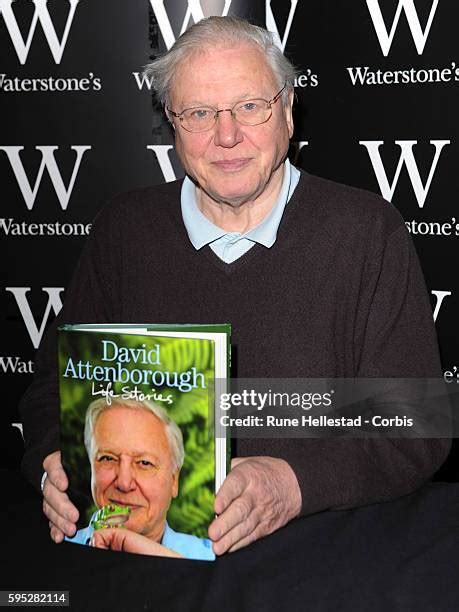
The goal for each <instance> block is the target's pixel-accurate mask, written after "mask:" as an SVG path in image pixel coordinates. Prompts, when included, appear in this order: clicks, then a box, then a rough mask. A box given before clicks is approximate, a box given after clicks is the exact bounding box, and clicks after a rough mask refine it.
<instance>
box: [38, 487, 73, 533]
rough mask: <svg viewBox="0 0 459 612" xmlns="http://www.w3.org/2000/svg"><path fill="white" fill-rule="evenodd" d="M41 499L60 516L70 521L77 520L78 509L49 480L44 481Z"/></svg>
mask: <svg viewBox="0 0 459 612" xmlns="http://www.w3.org/2000/svg"><path fill="white" fill-rule="evenodd" d="M43 499H44V501H45V502H46V504H47V506H48V507H50V508H52V509H53V510H54V511H55V512H56V513H57V514H58V515H59V516H60V517H61V518H63V519H65V520H67V521H69V522H70V523H76V522H77V520H78V516H79V512H78V510H77V509H76V508H75V506H74V505H73V504H72V502H71V501H70V500H69V498H68V495H67V494H66V493H62V491H60V490H59V489H57V488H56V487H55V486H54V485H53V484H52V483H51V481H49V482H45V485H44V487H43ZM46 516H48V514H46ZM48 518H50V517H48ZM51 520H52V519H51Z"/></svg>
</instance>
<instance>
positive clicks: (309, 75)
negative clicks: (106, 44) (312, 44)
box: [132, 0, 319, 89]
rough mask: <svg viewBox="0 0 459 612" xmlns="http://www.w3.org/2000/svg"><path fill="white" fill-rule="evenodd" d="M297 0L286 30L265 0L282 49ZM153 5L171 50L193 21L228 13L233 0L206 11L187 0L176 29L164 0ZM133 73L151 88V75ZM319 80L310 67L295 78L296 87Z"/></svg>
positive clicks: (267, 16) (267, 20)
mask: <svg viewBox="0 0 459 612" xmlns="http://www.w3.org/2000/svg"><path fill="white" fill-rule="evenodd" d="M298 1H299V0H290V7H289V12H288V16H287V21H286V23H285V27H284V29H283V31H281V30H280V29H279V26H278V23H279V20H278V19H276V16H275V14H274V11H273V7H272V3H271V0H266V2H265V24H266V29H267V30H269V31H270V32H272V33H273V34H274V37H275V40H276V43H277V45H278V46H279V47H280V49H282V51H285V47H286V45H287V42H288V39H289V36H290V31H291V28H292V23H293V19H294V17H295V12H296V8H297V5H298ZM150 5H151V8H152V10H153V14H154V16H155V26H156V25H157V27H158V29H159V31H160V32H161V36H162V39H163V41H164V44H165V46H166V49H167V50H169V49H170V48H171V47H172V46H173V44H174V43H175V41H176V40H177V38H178V37H179V36H181V35H182V34H183V33H184V32H185V31H186V30H187V29H188V28H189V27H190V25H192V24H193V23H197V22H198V21H201V19H204V18H205V17H209V16H210V15H219V16H222V17H226V16H227V15H228V14H229V11H230V9H231V5H232V0H224V4H223V7H222V9H221V11H218V12H216V11H215V10H213V7H211V10H208V11H207V12H205V11H204V10H203V8H202V6H201V2H200V0H187V2H185V3H183V5H184V7H185V10H184V14H183V18H182V19H181V20H180V18H179V19H178V28H177V29H176V30H175V32H174V28H173V26H172V23H171V19H170V15H169V14H168V12H167V10H166V7H165V6H164V0H150ZM132 76H133V77H134V79H135V82H136V84H137V87H138V88H139V89H144V88H146V89H151V79H148V78H147V77H145V75H142V74H141V73H140V72H133V73H132ZM318 84H319V78H318V75H317V74H316V73H314V72H313V71H312V69H311V68H307V69H306V70H305V71H304V72H303V73H302V74H300V75H298V77H297V78H296V80H295V87H317V85H318Z"/></svg>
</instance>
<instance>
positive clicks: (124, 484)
mask: <svg viewBox="0 0 459 612" xmlns="http://www.w3.org/2000/svg"><path fill="white" fill-rule="evenodd" d="M116 486H117V488H118V489H119V490H120V491H132V490H133V489H135V487H136V484H135V477H134V470H133V467H132V464H131V462H130V461H124V460H123V459H121V461H120V462H119V464H118V467H117V474H116Z"/></svg>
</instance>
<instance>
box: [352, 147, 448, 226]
mask: <svg viewBox="0 0 459 612" xmlns="http://www.w3.org/2000/svg"><path fill="white" fill-rule="evenodd" d="M359 144H360V145H362V146H363V147H365V149H366V150H367V153H368V155H369V158H370V162H371V165H372V167H373V171H374V173H375V177H376V180H377V182H378V185H379V189H380V192H381V195H382V196H383V198H385V199H386V200H388V201H389V202H392V199H393V197H394V194H395V191H396V188H397V185H398V183H399V179H400V175H401V172H402V169H403V168H406V171H407V174H408V177H409V179H410V182H411V186H412V188H413V192H414V195H415V198H416V202H417V205H418V207H419V209H421V210H422V209H423V208H424V206H425V204H426V201H427V198H428V195H429V190H430V188H431V186H432V182H433V179H434V175H435V172H436V170H437V166H438V163H439V160H440V156H441V154H442V151H443V150H444V148H445V147H446V146H448V145H450V144H451V141H450V140H430V145H431V146H433V147H434V149H435V151H434V153H433V158H432V161H431V162H430V169H429V172H428V175H427V178H426V179H425V180H423V179H422V178H421V173H420V171H419V167H418V162H417V161H416V157H415V155H414V147H415V145H418V141H417V140H396V141H395V143H394V144H395V145H397V146H398V147H399V149H400V154H399V158H398V163H397V167H396V169H395V173H394V176H393V178H392V179H389V177H388V174H387V171H386V168H385V165H384V162H383V158H382V155H381V151H380V147H381V146H382V145H384V141H383V140H360V141H359ZM386 154H387V153H386ZM405 225H406V227H407V229H408V231H409V232H410V233H411V234H414V235H420V236H426V235H429V236H459V223H458V222H457V220H456V217H451V218H448V219H444V220H442V221H441V222H437V221H419V220H416V219H413V220H410V221H408V220H407V221H405Z"/></svg>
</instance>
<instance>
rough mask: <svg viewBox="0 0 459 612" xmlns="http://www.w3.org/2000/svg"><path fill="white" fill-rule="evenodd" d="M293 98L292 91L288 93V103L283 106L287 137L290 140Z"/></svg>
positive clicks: (293, 93)
mask: <svg viewBox="0 0 459 612" xmlns="http://www.w3.org/2000/svg"><path fill="white" fill-rule="evenodd" d="M294 97H295V90H294V89H293V87H292V89H291V90H290V91H289V92H288V102H287V104H286V105H285V106H284V113H285V120H286V121H287V126H288V136H289V138H291V137H292V136H293V110H292V108H293V99H294Z"/></svg>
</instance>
